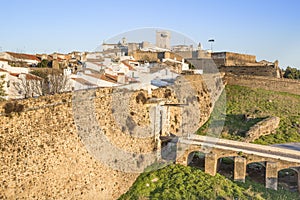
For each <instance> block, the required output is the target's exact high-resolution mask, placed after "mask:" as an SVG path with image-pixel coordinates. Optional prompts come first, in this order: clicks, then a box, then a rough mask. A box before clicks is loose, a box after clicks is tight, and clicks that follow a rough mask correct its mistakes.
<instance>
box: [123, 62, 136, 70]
mask: <svg viewBox="0 0 300 200" xmlns="http://www.w3.org/2000/svg"><path fill="white" fill-rule="evenodd" d="M122 63H123V64H124V65H126V66H127V67H128V69H129V70H135V69H134V68H133V67H132V66H131V65H130V64H129V63H128V62H126V61H122Z"/></svg>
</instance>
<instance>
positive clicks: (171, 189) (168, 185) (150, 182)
mask: <svg viewBox="0 0 300 200" xmlns="http://www.w3.org/2000/svg"><path fill="white" fill-rule="evenodd" d="M250 185H253V183H252V182H249V181H248V180H247V181H246V183H245V184H244V183H235V182H232V181H230V180H229V179H226V178H225V177H223V176H221V175H219V174H217V175H216V176H214V177H213V176H210V175H208V174H205V173H204V172H203V171H201V170H199V169H196V168H193V167H185V166H181V165H169V166H166V167H164V168H162V169H159V170H157V171H153V172H148V173H147V172H146V173H143V174H141V175H140V176H139V177H138V179H137V180H136V181H135V183H134V184H133V185H132V187H131V188H130V190H129V191H128V192H127V193H125V194H123V195H122V196H121V197H120V198H119V199H120V200H129V199H130V200H131V199H168V200H169V199H170V200H171V199H174V200H178V199H189V200H193V199H195V200H196V199H201V200H204V199H207V200H208V199H209V200H215V199H239V200H243V199H245V200H246V199H253V200H254V199H258V200H259V199H272V200H285V199H286V200H296V199H300V198H299V195H298V194H297V193H290V192H288V191H284V190H278V191H275V190H270V189H265V188H264V186H261V185H256V186H255V187H253V188H252V186H250Z"/></svg>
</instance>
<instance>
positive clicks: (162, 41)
mask: <svg viewBox="0 0 300 200" xmlns="http://www.w3.org/2000/svg"><path fill="white" fill-rule="evenodd" d="M170 39H171V33H170V32H169V31H156V46H157V47H159V48H164V49H171V45H170Z"/></svg>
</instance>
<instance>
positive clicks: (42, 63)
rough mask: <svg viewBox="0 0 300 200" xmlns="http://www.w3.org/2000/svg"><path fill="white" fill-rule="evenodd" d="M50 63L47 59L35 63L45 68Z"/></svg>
mask: <svg viewBox="0 0 300 200" xmlns="http://www.w3.org/2000/svg"><path fill="white" fill-rule="evenodd" d="M50 64H51V63H50V62H49V61H48V60H45V59H43V60H42V61H41V62H39V63H38V64H37V67H40V68H47V67H49V65H50Z"/></svg>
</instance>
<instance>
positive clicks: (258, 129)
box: [245, 117, 280, 142]
mask: <svg viewBox="0 0 300 200" xmlns="http://www.w3.org/2000/svg"><path fill="white" fill-rule="evenodd" d="M279 122H280V118H279V117H268V118H266V119H264V120H262V121H260V122H258V123H257V124H255V125H254V126H252V127H251V128H250V130H249V131H247V133H246V138H245V142H253V141H254V140H256V139H258V138H259V137H260V136H264V135H269V134H272V133H273V132H274V131H275V129H276V128H277V127H278V126H279Z"/></svg>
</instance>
